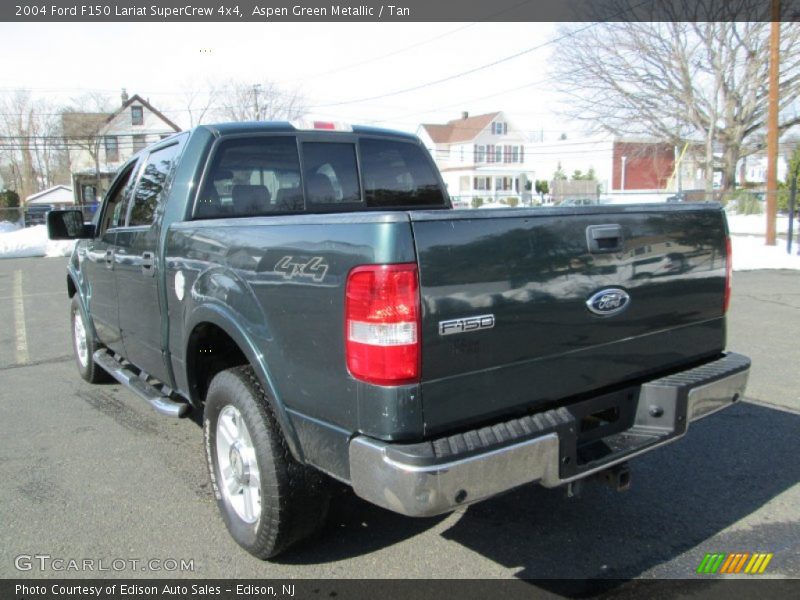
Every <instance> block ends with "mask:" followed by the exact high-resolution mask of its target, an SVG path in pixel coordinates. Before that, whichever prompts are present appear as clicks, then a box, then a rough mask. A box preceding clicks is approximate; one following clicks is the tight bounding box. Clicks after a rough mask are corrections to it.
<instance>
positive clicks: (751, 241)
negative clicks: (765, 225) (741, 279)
mask: <svg viewBox="0 0 800 600" xmlns="http://www.w3.org/2000/svg"><path fill="white" fill-rule="evenodd" d="M748 216H749V215H748ZM756 216H758V215H756ZM731 244H732V245H733V270H734V271H754V270H756V269H796V270H800V256H798V255H797V251H798V249H800V244H798V243H797V242H796V241H795V243H794V245H793V247H792V254H787V253H786V240H780V239H779V240H778V245H777V246H767V245H765V244H764V237H763V236H749V235H734V236H731Z"/></svg>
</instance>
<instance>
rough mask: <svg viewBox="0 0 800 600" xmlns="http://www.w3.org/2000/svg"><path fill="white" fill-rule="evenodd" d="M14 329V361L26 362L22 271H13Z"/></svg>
mask: <svg viewBox="0 0 800 600" xmlns="http://www.w3.org/2000/svg"><path fill="white" fill-rule="evenodd" d="M13 297H14V330H15V332H16V336H17V337H16V341H17V344H16V348H15V351H16V362H17V364H26V363H27V362H28V360H29V357H28V332H27V331H26V329H25V301H24V299H23V295H22V271H21V270H20V269H17V270H16V271H14V286H13Z"/></svg>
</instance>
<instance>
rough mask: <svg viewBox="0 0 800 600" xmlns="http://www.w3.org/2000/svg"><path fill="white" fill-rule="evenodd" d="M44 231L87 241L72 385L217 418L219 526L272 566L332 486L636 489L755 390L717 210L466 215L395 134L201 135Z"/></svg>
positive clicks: (212, 131) (74, 286)
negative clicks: (652, 469)
mask: <svg viewBox="0 0 800 600" xmlns="http://www.w3.org/2000/svg"><path fill="white" fill-rule="evenodd" d="M48 226H49V231H50V235H51V237H53V238H54V239H78V238H80V241H79V242H78V243H77V244H76V247H75V251H74V253H73V255H72V258H71V260H70V261H69V266H68V274H67V282H66V283H67V290H68V293H69V296H70V297H71V298H72V305H71V311H72V332H73V339H74V346H75V354H76V360H77V364H78V369H79V370H80V373H81V375H82V376H83V378H84V379H86V380H88V381H90V382H96V381H99V380H101V379H103V378H107V377H108V375H111V376H113V377H114V378H116V379H117V380H118V381H120V382H122V383H123V384H125V385H126V386H127V387H128V388H130V389H131V390H132V391H134V392H136V393H137V394H138V395H140V396H142V397H144V398H145V399H146V400H147V401H149V402H150V403H151V404H152V405H153V406H154V407H155V409H156V410H158V411H159V412H162V413H165V414H168V415H173V416H180V415H182V414H183V413H184V412H185V411H186V410H187V409H189V408H190V407H191V408H194V409H196V410H200V411H203V413H202V414H203V422H204V435H205V451H206V459H207V461H208V466H209V472H210V476H211V481H212V483H213V489H214V493H215V494H216V498H217V502H218V505H219V508H220V511H221V513H222V517H223V519H224V521H225V524H226V525H227V527H228V529H229V530H230V532H231V534H232V535H233V537H234V538H235V539H236V541H237V542H238V543H239V544H240V545H241V546H243V547H244V548H245V549H247V550H248V551H249V552H251V553H252V554H254V555H256V556H259V557H262V558H268V557H272V556H275V555H276V554H278V553H279V552H281V551H283V550H285V549H286V548H287V547H289V546H290V545H291V544H292V543H294V542H296V541H298V540H301V539H303V538H305V537H307V536H309V535H310V534H311V533H312V532H314V531H315V530H316V529H318V528H319V526H320V525H321V523H322V522H323V520H324V518H325V515H326V511H327V506H328V500H329V491H330V488H331V483H332V482H331V478H332V479H335V480H338V481H340V482H344V483H346V484H348V485H349V486H351V487H352V488H353V490H354V491H355V493H356V494H358V495H359V496H361V497H362V498H365V499H367V500H369V501H371V502H373V503H375V504H377V505H379V506H382V507H385V508H387V509H389V510H393V511H396V512H399V513H402V514H405V515H411V516H426V515H435V514H439V513H443V512H447V511H451V510H453V509H455V508H457V507H459V506H464V505H467V504H470V503H472V502H477V501H479V500H483V499H485V498H489V497H491V496H493V495H495V494H498V493H501V492H504V491H506V490H510V489H512V488H515V487H517V486H520V485H523V484H526V483H533V482H538V483H540V484H541V485H544V486H547V487H553V486H558V485H562V484H572V483H573V482H576V481H578V480H580V479H582V478H586V477H589V476H593V475H600V476H601V477H604V478H606V479H611V480H612V482H614V483H615V484H616V486H617V487H620V488H622V487H625V486H627V484H628V477H629V472H628V470H627V467H626V461H627V460H628V459H630V458H632V457H634V456H636V455H638V454H641V453H643V452H646V451H648V450H652V449H654V448H656V447H658V446H662V445H664V444H666V443H667V442H671V441H674V440H676V439H678V438H680V437H681V436H683V435H684V434H685V433H686V431H687V428H688V426H689V423H690V422H691V421H694V420H696V419H698V418H700V417H703V416H706V415H708V414H710V413H712V412H714V411H716V410H718V409H721V408H724V407H726V406H728V405H730V404H731V403H734V402H736V401H737V400H739V399H740V398H741V397H742V395H743V393H744V389H745V384H746V382H747V375H748V372H749V366H750V361H749V360H748V359H747V358H746V357H744V356H741V355H738V354H734V353H728V352H725V313H726V310H727V304H728V298H729V295H730V275H731V274H730V271H731V265H730V243H729V238H728V234H727V224H726V221H725V215H724V213H723V211H722V210H721V207H720V206H719V205H718V204H715V203H683V204H671V205H667V204H650V205H628V206H621V205H616V206H615V205H595V206H581V207H568V208H566V207H565V208H558V207H555V208H518V209H508V210H503V209H500V210H495V211H473V210H453V209H452V208H451V204H450V201H449V199H448V196H447V193H446V191H445V187H444V185H443V183H442V180H441V178H440V176H439V173H438V171H437V170H436V167H435V166H434V164H433V162H432V160H431V158H430V155H429V154H428V153H427V151H426V150H425V148H424V147H423V146H422V144H421V142H420V141H419V140H418V139H417V138H416V137H414V136H411V135H407V134H403V133H398V132H392V131H386V130H381V129H374V128H368V127H355V126H353V127H347V126H334V125H331V124H327V123H316V124H314V126H313V127H311V128H309V129H304V128H301V127H295V126H293V125H291V124H289V123H249V124H242V123H239V124H224V125H216V126H200V127H197V128H196V129H193V130H192V131H190V132H186V133H181V134H177V135H175V136H172V137H170V138H168V139H166V140H163V141H161V142H159V143H157V144H155V145H153V146H151V147H149V148H147V149H145V150H143V151H142V152H140V153H139V154H138V155H136V156H135V157H134V158H132V159H131V160H130V161H128V163H127V164H125V165H124V166H123V167H122V169H121V170H120V171H119V173H118V174H117V176H116V179H115V180H114V181H113V183H112V185H111V187H110V189H109V191H108V194H107V195H106V198H105V200H104V202H103V206H102V208H101V209H100V210H99V211H98V215H97V216H96V218H95V221H94V223H93V224H91V225H89V224H84V223H83V219H82V217H81V213H80V212H78V211H53V212H51V213H50V214H49V217H48ZM665 468H666V467H665Z"/></svg>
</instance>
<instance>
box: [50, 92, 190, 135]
mask: <svg viewBox="0 0 800 600" xmlns="http://www.w3.org/2000/svg"><path fill="white" fill-rule="evenodd" d="M134 103H137V104H141V105H142V106H144V107H145V108H147V110H149V111H150V112H152V113H153V114H154V115H156V116H157V117H158V118H159V119H161V120H162V121H164V123H166V124H167V125H168V126H169V127H170V128H171V129H173V130H174V131H176V132H177V131H180V130H181V128H180V127H178V126H177V125H176V124H175V123H173V122H172V121H170V120H169V119H168V118H167V117H165V116H164V115H163V114H162V113H161V112H160V111H158V110H157V109H156V108H154V107H153V105H152V104H150V103H149V102H148V101H147V100H145V99H144V98H142V97H141V96H139V95H138V94H134V95H133V96H131V97H130V98H128V100H127V101H126V102H125V103H124V104H123V105H122V106H120V107H119V108H118V109H117V110H115V111H114V112H111V113H104V112H65V113H63V114H62V115H61V123H62V126H63V128H64V135H65V136H66V137H70V138H81V137H92V136H94V135H97V133H98V132H100V131H101V130H102V129H103V126H104V125H106V124H108V123H110V122H111V121H113V120H114V119H115V118H116V117H117V116H118V115H119V114H120V113H122V111H124V110H126V109H128V108H130V106H131V105H132V104H134Z"/></svg>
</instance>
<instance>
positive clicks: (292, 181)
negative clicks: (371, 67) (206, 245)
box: [194, 136, 445, 219]
mask: <svg viewBox="0 0 800 600" xmlns="http://www.w3.org/2000/svg"><path fill="white" fill-rule="evenodd" d="M358 143H359V150H360V157H357V153H356V145H355V144H354V143H351V142H347V143H342V142H336V141H322V142H317V141H313V142H312V141H308V142H306V141H303V142H302V144H301V151H302V153H303V154H302V158H303V160H302V164H303V169H302V177H301V169H300V159H299V158H300V157H299V156H298V150H297V138H296V137H294V136H263V137H253V138H240V139H231V140H224V141H222V142H221V143H220V144H219V146H218V147H217V150H216V153H215V155H214V157H213V159H212V163H211V168H210V169H209V171H208V174H207V175H206V180H205V183H204V184H203V189H202V190H201V192H200V194H199V196H198V198H197V203H196V205H195V211H194V216H195V218H201V219H202V218H214V217H239V216H248V215H269V214H275V213H296V212H304V211H308V212H315V211H320V212H322V211H346V210H358V209H360V208H363V207H364V203H366V206H367V207H369V208H412V207H441V206H444V205H445V199H444V196H443V194H442V190H441V188H440V187H439V182H438V179H437V177H436V174H435V172H434V170H433V167H432V166H431V164H430V161H429V160H427V157H426V155H425V153H424V151H423V150H422V149H421V148H419V147H418V146H417V145H415V144H411V143H404V142H393V141H389V140H381V139H361V140H359V142H358ZM359 158H360V160H361V169H362V171H361V179H360V180H359V175H358V160H359ZM362 184H363V186H364V189H363V192H362V189H361V186H362Z"/></svg>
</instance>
